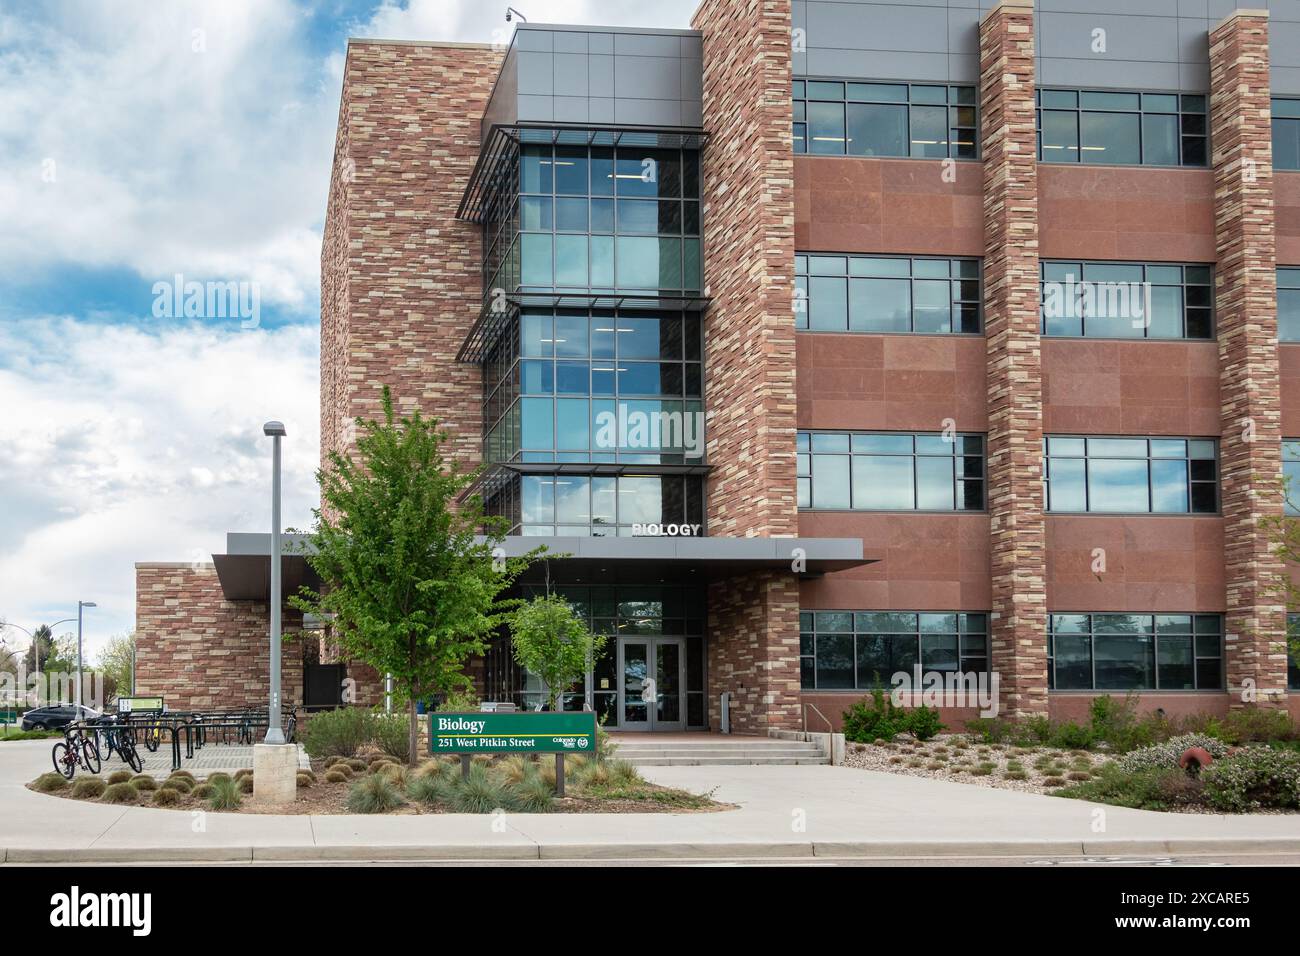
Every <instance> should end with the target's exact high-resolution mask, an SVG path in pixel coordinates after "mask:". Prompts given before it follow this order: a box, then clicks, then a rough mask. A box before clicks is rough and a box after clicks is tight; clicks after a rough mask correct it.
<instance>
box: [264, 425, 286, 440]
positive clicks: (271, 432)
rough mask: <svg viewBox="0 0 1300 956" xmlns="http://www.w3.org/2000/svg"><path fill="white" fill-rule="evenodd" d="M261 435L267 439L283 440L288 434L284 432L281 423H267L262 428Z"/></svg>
mask: <svg viewBox="0 0 1300 956" xmlns="http://www.w3.org/2000/svg"><path fill="white" fill-rule="evenodd" d="M262 434H263V435H266V436H268V437H269V438H283V437H284V436H285V435H287V434H288V432H286V431H285V430H284V423H283V422H267V423H266V424H265V425H263V426H262Z"/></svg>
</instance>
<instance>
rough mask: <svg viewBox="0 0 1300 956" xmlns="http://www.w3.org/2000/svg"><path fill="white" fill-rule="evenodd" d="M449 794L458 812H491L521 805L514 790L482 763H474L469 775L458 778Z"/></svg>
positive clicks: (514, 808) (513, 808) (511, 808)
mask: <svg viewBox="0 0 1300 956" xmlns="http://www.w3.org/2000/svg"><path fill="white" fill-rule="evenodd" d="M449 796H450V801H449V802H450V804H451V808H452V809H453V810H455V811H456V812H457V813H491V812H492V811H494V810H516V809H518V807H519V799H518V798H517V797H516V796H515V794H514V792H512V791H511V790H510V789H509V788H508V787H506V786H503V785H502V784H500V783H498V782H497V781H496V780H494V779H493V778H492V776H491V774H489V773H488V772H487V768H486V767H484V766H483V765H482V764H472V765H471V766H470V768H469V775H468V776H466V777H465V778H463V779H459V778H457V779H456V784H455V787H454V788H452V791H451V793H450V794H449Z"/></svg>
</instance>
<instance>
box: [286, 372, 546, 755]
mask: <svg viewBox="0 0 1300 956" xmlns="http://www.w3.org/2000/svg"><path fill="white" fill-rule="evenodd" d="M382 407H383V421H379V422H373V421H364V420H361V419H358V420H357V435H358V437H357V441H356V457H355V458H353V457H351V456H345V455H343V454H340V453H338V452H335V453H332V454H331V455H330V458H329V463H328V466H327V467H326V468H323V469H321V471H320V472H318V473H317V481H318V482H319V484H320V489H321V507H320V508H319V509H317V510H316V511H315V512H314V515H315V524H314V529H313V531H312V533H311V534H310V535H309V536H308V540H309V542H310V544H309V546H308V547H307V548H306V550H305V557H306V560H307V561H308V563H310V564H311V566H312V568H314V569H315V571H316V573H317V574H318V575H320V579H321V582H322V586H321V588H320V590H319V591H313V590H311V589H308V588H304V589H303V590H302V592H301V593H300V594H299V595H297V596H295V597H293V598H291V599H290V603H291V604H292V605H293V606H294V607H296V608H298V609H300V610H302V611H304V612H306V613H311V614H316V615H319V616H321V617H323V618H326V619H328V620H329V621H330V628H331V630H332V632H333V634H332V636H333V639H334V640H335V641H336V642H337V644H338V647H339V649H340V651H341V653H342V656H343V657H344V658H348V659H353V660H360V661H363V662H365V663H367V664H369V665H370V666H371V667H373V668H374V669H375V670H377V671H378V672H379V673H381V674H385V673H391V674H392V675H393V679H394V683H395V684H396V685H397V690H398V693H399V696H401V697H404V698H405V699H406V701H407V712H408V717H409V726H408V734H409V741H410V748H409V757H410V760H411V762H412V763H414V762H415V761H416V760H417V759H418V749H417V727H418V724H417V719H416V706H417V701H420V700H422V699H424V698H426V697H428V696H429V695H431V694H438V693H444V694H445V693H452V692H456V691H461V690H464V689H466V688H468V687H469V686H471V684H472V682H471V681H470V679H469V678H467V677H466V676H465V675H464V673H463V669H464V663H465V660H466V658H468V657H469V656H470V655H473V654H481V653H482V652H483V651H484V650H485V649H486V647H487V640H488V638H489V637H490V636H491V635H492V633H493V632H494V631H495V629H496V628H497V627H498V626H500V625H502V624H503V623H504V622H505V621H506V619H507V616H508V614H509V612H510V611H511V610H512V609H513V607H514V606H515V605H516V604H517V603H518V602H512V601H507V600H503V599H502V597H501V595H502V593H503V592H504V591H505V590H506V589H507V588H509V587H510V585H511V584H512V583H513V582H514V580H515V579H516V578H517V577H518V576H519V574H520V573H522V572H523V570H524V569H525V568H526V567H527V566H528V565H529V564H530V563H531V561H532V560H533V558H534V557H535V556H536V555H538V554H540V553H541V549H538V550H537V551H534V552H531V553H530V554H528V555H526V556H524V557H522V558H512V559H506V558H504V557H500V556H499V554H498V555H494V548H495V547H496V546H497V545H498V544H499V543H500V541H501V539H502V538H503V537H504V535H505V530H506V528H505V522H504V520H503V519H500V518H496V517H487V516H485V515H484V513H483V506H482V501H481V499H480V498H479V497H478V496H477V495H470V496H467V497H466V499H465V500H464V501H460V500H459V499H460V497H461V495H462V493H463V492H465V491H467V490H468V489H469V488H470V486H471V485H472V484H473V482H474V480H475V479H476V477H477V476H478V471H462V470H461V468H460V466H459V464H458V463H457V462H456V461H454V460H448V459H447V458H446V457H444V455H443V453H442V446H443V444H444V442H446V441H447V439H448V436H447V433H446V432H444V431H441V430H440V429H439V427H438V422H437V420H436V419H428V418H424V417H422V416H421V415H420V412H419V411H418V410H416V411H415V412H413V413H412V414H411V415H410V416H408V417H405V418H401V419H400V420H399V419H398V418H397V416H396V414H395V413H394V410H393V399H392V395H391V393H390V392H389V390H388V389H387V388H385V389H384V393H383V405H382ZM480 531H482V536H481V537H480V536H478V535H479V533H480Z"/></svg>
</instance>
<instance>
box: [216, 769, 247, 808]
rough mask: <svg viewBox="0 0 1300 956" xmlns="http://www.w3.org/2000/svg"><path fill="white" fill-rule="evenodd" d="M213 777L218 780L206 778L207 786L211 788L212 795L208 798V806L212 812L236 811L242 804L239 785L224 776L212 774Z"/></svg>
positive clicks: (242, 798)
mask: <svg viewBox="0 0 1300 956" xmlns="http://www.w3.org/2000/svg"><path fill="white" fill-rule="evenodd" d="M213 777H219V779H216V780H214V779H212V777H209V778H208V785H209V786H210V787H211V788H212V793H211V794H210V795H209V796H208V806H209V807H211V808H212V809H213V810H238V809H239V806H240V804H242V803H243V802H244V796H243V794H242V793H241V792H240V789H239V784H237V783H236V782H235V781H234V779H233V778H231V777H228V776H226V775H225V774H220V775H218V774H213Z"/></svg>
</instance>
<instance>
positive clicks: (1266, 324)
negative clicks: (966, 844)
mask: <svg viewBox="0 0 1300 956" xmlns="http://www.w3.org/2000/svg"><path fill="white" fill-rule="evenodd" d="M1210 143H1211V145H1212V147H1213V150H1214V154H1213V158H1212V163H1213V168H1214V194H1215V205H1214V234H1215V245H1216V247H1217V253H1218V260H1217V268H1216V270H1215V285H1216V288H1215V307H1216V312H1217V316H1216V319H1217V323H1218V343H1219V387H1220V394H1221V396H1222V410H1221V414H1222V435H1221V437H1220V445H1219V450H1220V462H1219V468H1220V486H1219V487H1220V496H1221V499H1222V511H1223V521H1224V564H1225V567H1224V573H1225V579H1226V585H1227V615H1226V619H1225V636H1224V642H1225V655H1226V658H1227V659H1226V662H1225V666H1226V669H1227V677H1228V691H1229V695H1230V700H1231V703H1232V705H1233V706H1241V705H1242V704H1243V702H1244V701H1243V697H1247V696H1248V695H1246V694H1243V689H1246V688H1251V687H1253V688H1254V689H1256V690H1257V691H1258V692H1259V698H1260V700H1261V702H1268V701H1269V700H1270V699H1276V700H1278V701H1281V699H1282V698H1283V697H1284V696H1285V694H1286V647H1285V639H1286V621H1285V615H1284V612H1283V607H1282V604H1281V602H1280V601H1279V600H1278V596H1277V595H1276V594H1272V593H1269V592H1268V588H1269V586H1270V585H1271V584H1274V583H1275V582H1276V581H1277V580H1278V578H1279V577H1280V576H1281V574H1282V571H1283V568H1282V565H1281V563H1280V562H1279V561H1278V559H1277V558H1276V557H1275V556H1274V555H1273V554H1272V550H1271V547H1270V544H1269V538H1268V535H1267V534H1266V533H1265V532H1264V530H1263V529H1262V528H1261V523H1260V522H1261V519H1263V518H1265V517H1267V516H1270V515H1279V514H1281V511H1282V493H1281V449H1280V442H1281V439H1282V429H1281V406H1282V402H1281V393H1280V386H1279V380H1278V347H1277V311H1276V296H1277V284H1276V277H1275V273H1274V266H1275V261H1276V258H1275V243H1276V238H1275V226H1274V206H1273V156H1272V131H1271V121H1270V105H1269V61H1268V16H1267V13H1263V12H1260V13H1255V12H1238V13H1237V14H1234V15H1233V16H1230V17H1228V19H1226V20H1224V21H1223V22H1222V23H1221V24H1219V25H1218V26H1217V27H1216V28H1215V29H1214V30H1213V31H1211V33H1210Z"/></svg>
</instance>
